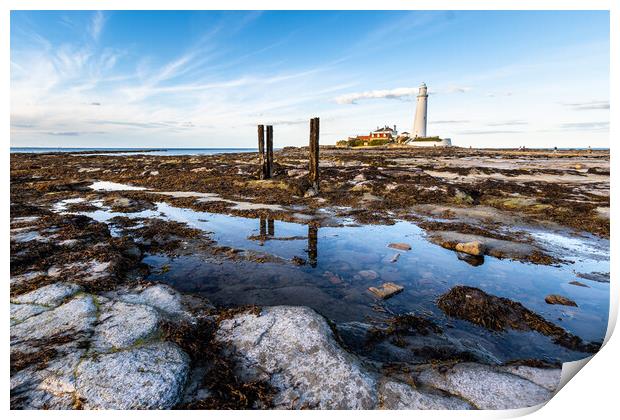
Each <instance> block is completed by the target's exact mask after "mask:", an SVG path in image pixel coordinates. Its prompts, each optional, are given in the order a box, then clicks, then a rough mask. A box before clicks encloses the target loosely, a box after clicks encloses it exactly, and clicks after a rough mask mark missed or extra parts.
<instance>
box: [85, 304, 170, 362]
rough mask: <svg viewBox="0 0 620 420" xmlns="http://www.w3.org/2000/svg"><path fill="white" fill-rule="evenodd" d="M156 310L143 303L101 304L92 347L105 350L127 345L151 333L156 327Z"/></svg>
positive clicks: (157, 322)
mask: <svg viewBox="0 0 620 420" xmlns="http://www.w3.org/2000/svg"><path fill="white" fill-rule="evenodd" d="M158 325H159V316H158V314H157V312H156V311H155V310H154V309H153V308H151V307H149V306H145V305H136V304H131V303H125V302H118V301H112V302H109V303H105V304H103V305H101V315H100V316H99V324H98V325H97V327H96V328H95V335H94V337H93V344H92V346H93V349H94V350H95V351H107V350H110V349H119V348H125V347H129V346H131V345H132V344H134V343H135V342H136V341H138V340H140V339H143V338H146V337H148V336H150V335H152V334H153V333H154V332H155V331H156V330H157V328H158Z"/></svg>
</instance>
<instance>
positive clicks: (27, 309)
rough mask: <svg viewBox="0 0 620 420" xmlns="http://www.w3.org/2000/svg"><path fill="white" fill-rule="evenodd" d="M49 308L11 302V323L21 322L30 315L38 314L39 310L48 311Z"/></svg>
mask: <svg viewBox="0 0 620 420" xmlns="http://www.w3.org/2000/svg"><path fill="white" fill-rule="evenodd" d="M49 309H50V308H47V307H45V306H41V305H32V304H30V303H24V304H15V303H11V325H14V324H17V323H19V322H22V321H24V320H26V319H28V318H30V317H31V316H35V315H39V314H40V313H41V312H45V311H48V310H49Z"/></svg>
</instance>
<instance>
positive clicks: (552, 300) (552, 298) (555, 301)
mask: <svg viewBox="0 0 620 420" xmlns="http://www.w3.org/2000/svg"><path fill="white" fill-rule="evenodd" d="M545 302H547V303H548V304H549V305H564V306H575V307H576V306H577V304H576V303H575V302H574V301H572V300H570V299H569V298H567V297H564V296H561V295H549V296H547V297H545Z"/></svg>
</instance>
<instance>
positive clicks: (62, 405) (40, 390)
mask: <svg viewBox="0 0 620 420" xmlns="http://www.w3.org/2000/svg"><path fill="white" fill-rule="evenodd" d="M83 355H84V350H82V349H72V351H71V352H70V353H68V354H66V355H64V356H61V357H57V358H54V359H52V360H50V361H48V362H47V364H46V366H45V367H44V368H42V369H39V368H38V367H37V366H30V367H28V368H26V369H24V370H21V371H19V372H17V373H15V374H14V375H13V376H11V408H12V409H22V410H41V409H46V410H49V409H52V410H68V409H71V408H74V406H73V403H74V396H75V375H74V372H75V368H76V367H77V366H78V364H79V363H80V360H81V358H82V356H83Z"/></svg>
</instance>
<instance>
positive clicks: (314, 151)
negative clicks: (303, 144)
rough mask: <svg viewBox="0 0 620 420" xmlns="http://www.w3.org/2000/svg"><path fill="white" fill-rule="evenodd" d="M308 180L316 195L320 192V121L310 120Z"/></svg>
mask: <svg viewBox="0 0 620 420" xmlns="http://www.w3.org/2000/svg"><path fill="white" fill-rule="evenodd" d="M309 153H310V158H309V173H308V180H309V181H310V185H311V186H312V188H313V189H314V191H315V192H316V193H318V192H319V119H318V118H312V119H311V120H310V147H309Z"/></svg>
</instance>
